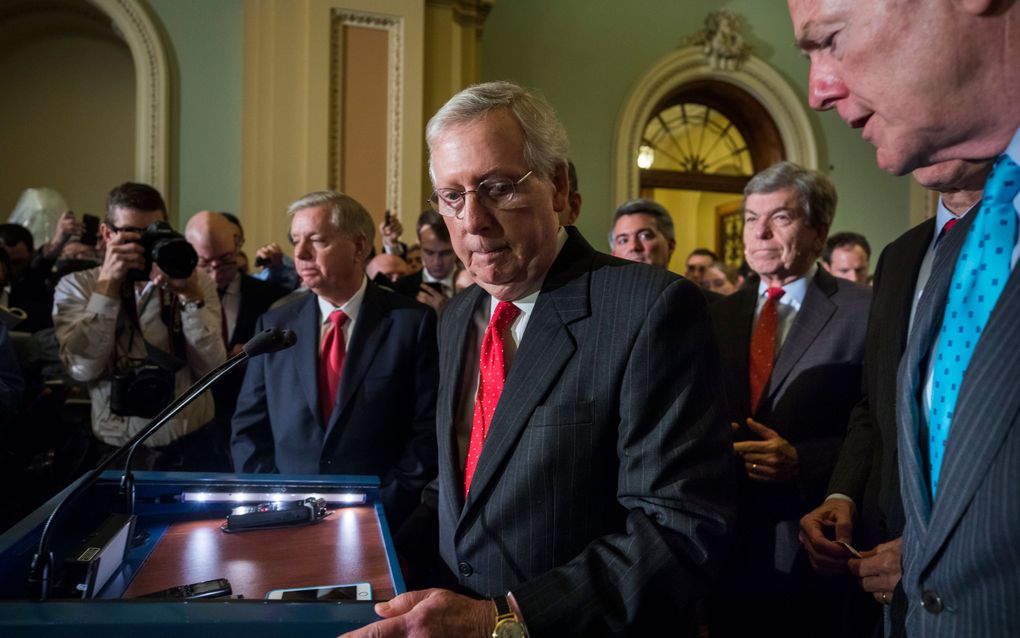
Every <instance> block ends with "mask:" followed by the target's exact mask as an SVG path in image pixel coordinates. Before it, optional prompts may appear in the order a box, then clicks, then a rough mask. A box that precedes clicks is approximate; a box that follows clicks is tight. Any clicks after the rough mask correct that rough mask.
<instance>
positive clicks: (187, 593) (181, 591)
mask: <svg viewBox="0 0 1020 638" xmlns="http://www.w3.org/2000/svg"><path fill="white" fill-rule="evenodd" d="M232 593H233V590H231V588H230V581H228V580H227V579H226V578H217V579H215V580H207V581H204V582H201V583H192V584H190V585H179V586H177V587H171V588H169V589H164V590H162V591H154V592H152V593H151V594H142V595H141V596H139V597H138V598H162V599H166V600H198V599H202V598H222V597H224V596H229V595H230V594H232Z"/></svg>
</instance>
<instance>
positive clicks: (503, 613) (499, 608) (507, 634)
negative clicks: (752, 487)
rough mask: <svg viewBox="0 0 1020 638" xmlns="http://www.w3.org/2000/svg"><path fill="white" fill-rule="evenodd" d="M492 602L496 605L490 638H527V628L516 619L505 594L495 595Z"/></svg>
mask: <svg viewBox="0 0 1020 638" xmlns="http://www.w3.org/2000/svg"><path fill="white" fill-rule="evenodd" d="M492 602H493V604H495V605H496V627H495V629H493V630H492V638H528V630H527V629H526V628H525V627H524V623H522V622H521V621H520V620H518V619H517V614H515V613H514V610H513V609H511V608H510V601H508V600H507V598H506V596H496V597H495V598H493V599H492Z"/></svg>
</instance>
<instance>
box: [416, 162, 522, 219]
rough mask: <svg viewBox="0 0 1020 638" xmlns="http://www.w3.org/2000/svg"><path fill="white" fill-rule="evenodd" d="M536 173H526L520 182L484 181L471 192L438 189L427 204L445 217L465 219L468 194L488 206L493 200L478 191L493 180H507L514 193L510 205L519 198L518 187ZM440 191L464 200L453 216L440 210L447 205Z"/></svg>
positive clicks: (511, 195) (495, 204)
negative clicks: (454, 194) (455, 194)
mask: <svg viewBox="0 0 1020 638" xmlns="http://www.w3.org/2000/svg"><path fill="white" fill-rule="evenodd" d="M534 173H535V171H534V169H532V170H530V171H528V172H527V173H525V174H524V175H523V176H522V177H521V178H520V179H518V180H514V179H513V178H511V177H504V176H502V175H500V176H496V177H489V178H487V179H483V180H482V181H480V182H478V185H477V186H475V187H474V188H473V189H470V190H463V191H459V190H457V189H455V188H443V189H439V188H437V189H435V190H433V191H432V195H431V196H430V197H429V198H428V200H427V201H426V203H428V205H429V206H431V207H432V210H434V211H436V212H437V213H439V214H440V215H442V216H443V217H453V218H454V219H464V204H466V203H467V194H468V193H474V194H475V197H476V198H478V199H479V202H481V203H483V204H485V205H488V204H489V202H491V201H492V200H491V199H490V198H489V197H487V196H484V195H483V196H479V194H478V191H479V190H480V189H481V187H482V186H483V185H484V184H485V183H486V182H489V181H493V180H502V179H505V180H507V181H508V182H509V184H510V187H511V189H512V192H511V193H510V198H509V199H508V200H507V203H510V202H512V201H513V199H514V197H516V196H517V187H518V186H520V185H521V184H522V183H523V182H524V180H526V179H528V178H529V177H531V176H532V175H533V174H534ZM440 190H443V191H447V192H452V193H457V194H459V195H460V196H461V198H462V199H461V202H462V203H461V205H460V208H453V207H450V210H452V211H453V214H452V215H448V214H446V213H444V212H443V211H442V210H440V205H439V204H440V202H443V203H446V200H445V199H444V198H442V197H440V196H439V191H440ZM491 205H492V206H494V207H495V208H497V209H499V210H505V209H503V208H502V207H500V206H499V205H498V203H496V202H492V204H491ZM447 206H449V204H447Z"/></svg>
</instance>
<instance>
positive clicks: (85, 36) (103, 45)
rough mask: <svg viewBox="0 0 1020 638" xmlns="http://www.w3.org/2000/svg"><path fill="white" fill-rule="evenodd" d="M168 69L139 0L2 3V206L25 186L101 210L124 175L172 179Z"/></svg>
mask: <svg viewBox="0 0 1020 638" xmlns="http://www.w3.org/2000/svg"><path fill="white" fill-rule="evenodd" d="M169 78H170V69H169V65H168V63H167V58H166V55H165V53H164V46H163V43H162V37H161V36H160V34H159V30H158V29H157V27H156V24H155V22H154V19H153V18H152V16H151V15H150V14H149V10H148V9H147V8H145V6H144V5H143V4H141V3H139V2H138V1H137V0H8V1H7V2H4V3H3V5H2V6H0V85H3V87H4V94H5V96H7V99H5V100H4V105H3V107H2V109H0V110H3V117H2V118H0V120H2V123H0V130H3V132H4V135H3V137H4V140H5V153H6V158H7V162H6V164H7V165H8V166H9V167H10V168H9V169H8V170H5V171H4V175H3V176H0V204H2V205H3V206H7V205H13V202H14V201H16V199H17V193H19V192H20V190H21V189H23V188H26V187H30V186H51V187H55V188H57V189H58V190H60V191H61V192H62V193H63V194H64V196H65V199H66V200H67V201H68V203H69V205H70V206H71V207H72V208H75V209H76V210H78V211H79V212H94V213H99V214H101V212H102V205H103V202H104V201H105V194H106V191H108V190H109V189H110V187H111V186H113V185H115V184H116V183H118V182H122V181H125V180H136V181H144V182H147V183H150V184H152V185H154V186H155V187H156V188H158V189H160V190H161V191H162V192H163V193H164V194H165V195H168V194H169V193H168V191H169V187H170V171H169V156H170V145H169V139H170V132H169V122H170V109H169V106H170V105H169V99H168V96H169V86H170V82H169Z"/></svg>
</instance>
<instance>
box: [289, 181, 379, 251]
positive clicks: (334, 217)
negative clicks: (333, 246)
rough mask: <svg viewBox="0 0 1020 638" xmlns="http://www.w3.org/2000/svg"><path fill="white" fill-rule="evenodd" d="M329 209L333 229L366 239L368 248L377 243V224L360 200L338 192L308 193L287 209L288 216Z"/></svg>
mask: <svg viewBox="0 0 1020 638" xmlns="http://www.w3.org/2000/svg"><path fill="white" fill-rule="evenodd" d="M320 206H326V207H328V208H329V221H330V223H331V224H333V227H334V228H336V229H337V230H339V231H340V232H341V233H344V234H345V235H347V236H349V237H364V238H365V241H366V242H367V245H368V246H371V245H372V242H374V241H375V224H374V223H373V222H372V216H371V215H369V214H368V211H367V210H365V207H364V206H362V205H361V204H360V203H358V200H356V199H354V198H353V197H351V196H349V195H344V194H343V193H338V192H337V191H317V192H315V193H308V194H307V195H305V196H304V197H302V198H301V199H299V200H297V201H296V202H294V203H292V204H291V205H290V206H288V207H287V214H288V215H291V216H293V215H294V213H296V212H298V211H299V210H303V209H305V208H318V207H320Z"/></svg>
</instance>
